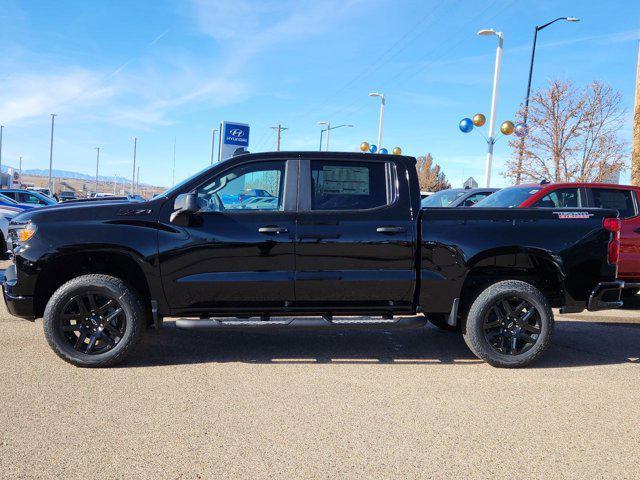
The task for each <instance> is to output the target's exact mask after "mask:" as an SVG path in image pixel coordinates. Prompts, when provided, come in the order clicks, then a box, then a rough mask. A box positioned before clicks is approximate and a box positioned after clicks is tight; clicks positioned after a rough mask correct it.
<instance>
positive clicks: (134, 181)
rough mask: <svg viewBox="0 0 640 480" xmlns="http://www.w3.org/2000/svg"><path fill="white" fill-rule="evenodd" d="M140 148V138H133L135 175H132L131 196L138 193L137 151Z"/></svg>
mask: <svg viewBox="0 0 640 480" xmlns="http://www.w3.org/2000/svg"><path fill="white" fill-rule="evenodd" d="M137 148H138V137H133V174H132V175H131V195H134V194H135V193H136V150H137Z"/></svg>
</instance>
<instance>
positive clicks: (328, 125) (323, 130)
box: [318, 121, 331, 152]
mask: <svg viewBox="0 0 640 480" xmlns="http://www.w3.org/2000/svg"><path fill="white" fill-rule="evenodd" d="M318 125H326V126H327V128H323V129H322V130H320V150H319V151H322V134H323V133H324V132H325V130H326V131H327V147H326V151H327V152H328V151H329V131H330V130H331V122H325V121H322V122H318Z"/></svg>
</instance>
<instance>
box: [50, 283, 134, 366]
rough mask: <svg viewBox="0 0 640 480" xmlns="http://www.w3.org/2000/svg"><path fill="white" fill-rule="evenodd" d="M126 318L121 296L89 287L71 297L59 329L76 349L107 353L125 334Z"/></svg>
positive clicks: (90, 353) (91, 353)
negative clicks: (90, 289) (117, 296)
mask: <svg viewBox="0 0 640 480" xmlns="http://www.w3.org/2000/svg"><path fill="white" fill-rule="evenodd" d="M126 328H127V318H126V315H125V313H124V309H123V308H122V306H121V305H120V303H118V300H117V299H116V298H114V297H112V296H111V295H108V294H106V293H104V292H100V293H99V292H95V291H89V292H85V293H82V294H80V295H76V296H74V297H72V298H71V299H69V301H68V302H67V303H66V305H65V306H64V307H63V309H62V314H61V315H60V323H59V326H58V329H59V331H60V333H61V334H62V337H63V338H65V339H66V340H67V342H68V343H69V344H70V345H72V346H73V349H74V350H76V351H78V352H80V353H84V354H86V355H97V354H101V353H105V352H107V351H109V350H111V349H112V348H114V347H115V346H116V345H117V344H118V342H119V341H120V340H121V339H122V338H123V337H124V334H125V330H126Z"/></svg>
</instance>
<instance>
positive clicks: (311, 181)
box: [296, 157, 417, 311]
mask: <svg viewBox="0 0 640 480" xmlns="http://www.w3.org/2000/svg"><path fill="white" fill-rule="evenodd" d="M396 168H398V169H402V171H396ZM407 178H408V176H407V172H406V171H404V167H403V166H402V164H401V163H398V165H396V164H395V163H393V162H388V161H384V160H382V159H381V160H372V159H371V157H367V159H363V160H359V159H346V158H345V159H335V160H333V159H327V158H326V157H324V159H318V160H311V161H309V160H303V161H301V163H300V189H299V196H298V206H299V212H298V228H297V236H296V305H297V306H299V307H303V308H315V307H318V308H322V309H324V310H327V311H332V310H333V311H335V310H343V311H348V310H357V309H361V308H365V309H368V310H371V309H372V307H380V309H381V310H399V309H403V308H408V307H409V306H410V305H411V300H412V294H413V288H414V283H415V263H414V258H415V256H414V255H415V241H414V238H415V236H416V234H415V232H414V228H415V225H416V223H417V222H416V220H415V219H412V215H414V214H413V213H412V211H411V204H410V194H409V191H408V182H407ZM416 188H417V185H416Z"/></svg>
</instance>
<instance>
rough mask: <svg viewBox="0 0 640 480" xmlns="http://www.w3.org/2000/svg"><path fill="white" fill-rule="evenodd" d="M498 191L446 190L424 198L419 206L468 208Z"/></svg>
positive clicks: (485, 189) (496, 189) (489, 189)
mask: <svg viewBox="0 0 640 480" xmlns="http://www.w3.org/2000/svg"><path fill="white" fill-rule="evenodd" d="M498 190H499V189H498V188H448V189H447V190H440V191H439V192H436V193H434V194H433V195H430V196H428V197H426V198H424V199H423V200H422V202H421V205H422V207H423V208H427V207H452V208H453V207H470V206H472V205H475V204H476V203H478V202H479V201H480V200H483V199H485V198H487V197H488V196H489V195H491V194H492V193H494V192H497V191H498Z"/></svg>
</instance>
